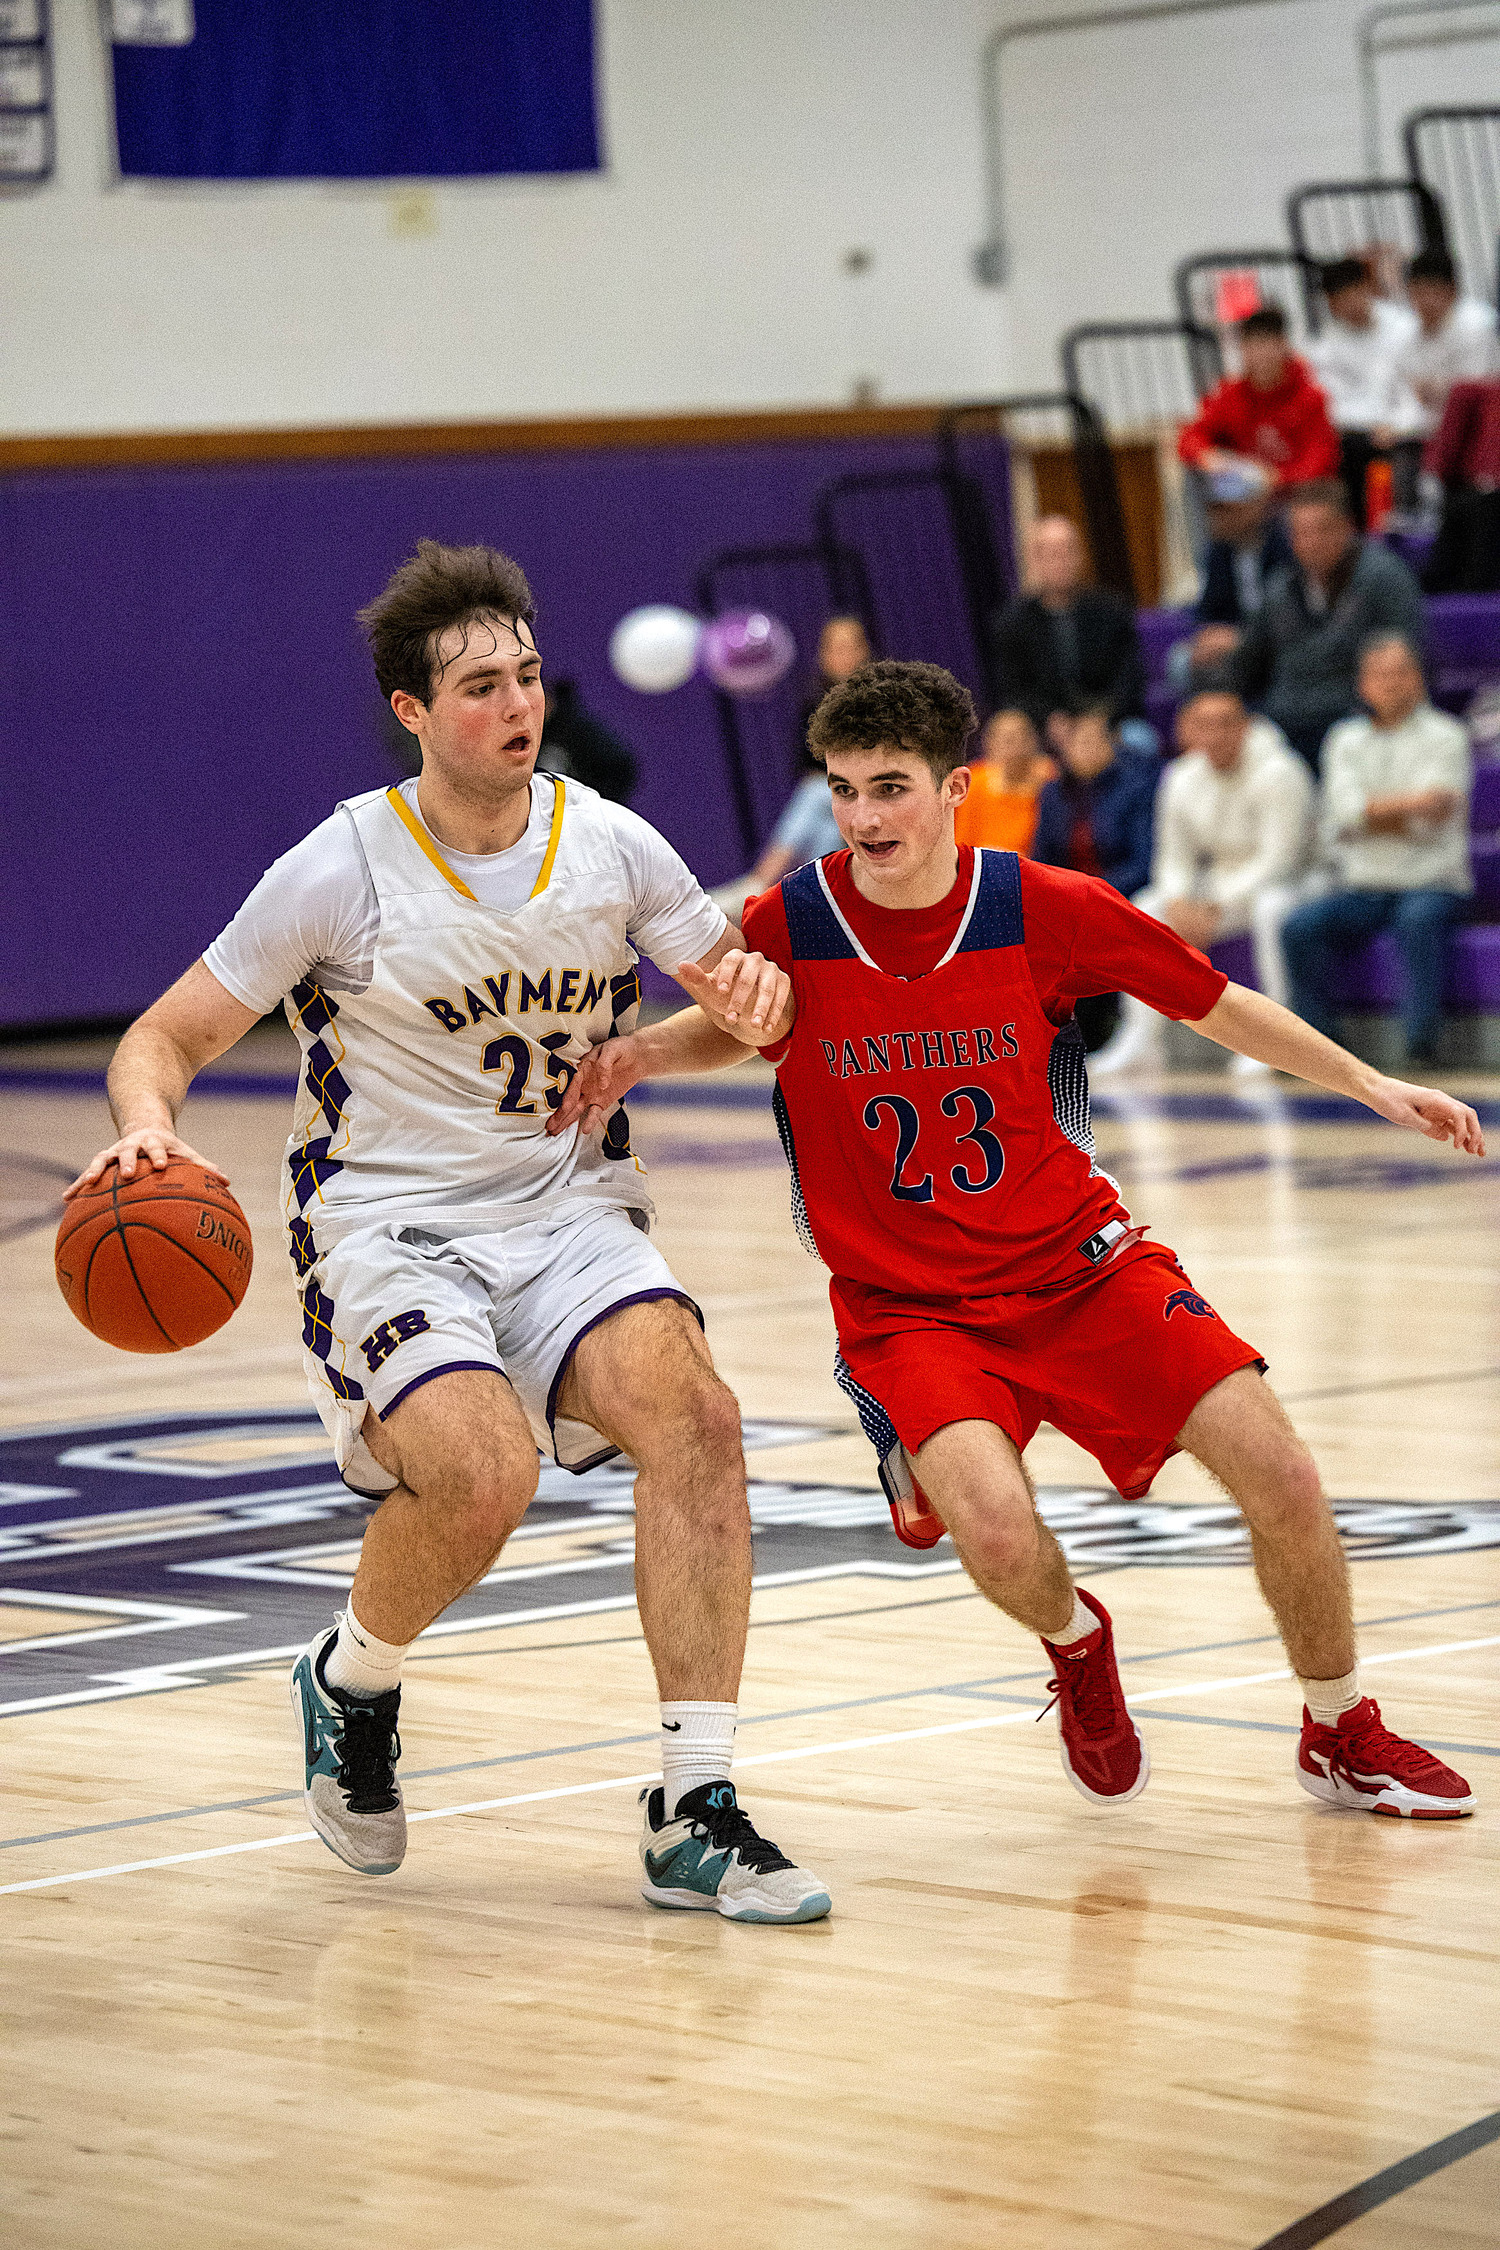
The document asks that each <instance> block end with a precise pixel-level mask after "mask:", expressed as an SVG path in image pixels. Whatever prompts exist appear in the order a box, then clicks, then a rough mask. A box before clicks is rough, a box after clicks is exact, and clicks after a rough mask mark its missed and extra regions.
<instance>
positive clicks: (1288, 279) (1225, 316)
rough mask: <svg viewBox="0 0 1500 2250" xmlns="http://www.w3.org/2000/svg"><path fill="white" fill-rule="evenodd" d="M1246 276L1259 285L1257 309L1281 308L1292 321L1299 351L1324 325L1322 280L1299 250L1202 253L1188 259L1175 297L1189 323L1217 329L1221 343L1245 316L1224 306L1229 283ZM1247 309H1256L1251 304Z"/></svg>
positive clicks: (1181, 269)
mask: <svg viewBox="0 0 1500 2250" xmlns="http://www.w3.org/2000/svg"><path fill="white" fill-rule="evenodd" d="M1241 276H1243V277H1245V278H1246V279H1248V280H1249V281H1250V282H1251V283H1252V284H1253V291H1252V292H1250V293H1247V294H1251V293H1253V295H1254V298H1255V302H1256V304H1257V305H1279V306H1280V308H1281V310H1282V311H1283V312H1284V313H1285V314H1286V317H1287V330H1288V334H1289V336H1290V338H1291V341H1292V344H1293V346H1294V348H1295V349H1297V350H1299V351H1300V350H1301V348H1302V347H1303V345H1304V344H1305V343H1306V342H1307V341H1308V339H1309V338H1310V337H1312V336H1315V335H1316V334H1317V332H1318V329H1319V327H1320V325H1321V319H1322V309H1323V308H1322V300H1321V298H1320V296H1319V293H1318V286H1317V277H1316V275H1315V274H1314V273H1313V271H1312V269H1311V268H1310V267H1309V266H1308V264H1307V262H1306V260H1305V259H1303V258H1301V257H1299V256H1298V254H1297V252H1296V251H1295V250H1287V249H1278V250H1200V251H1199V253H1198V255H1197V256H1196V257H1193V258H1184V259H1183V261H1182V263H1181V264H1180V265H1179V266H1178V268H1177V271H1176V273H1175V274H1174V275H1173V276H1172V294H1173V296H1174V297H1175V298H1176V300H1177V310H1178V312H1179V313H1180V314H1181V316H1182V320H1183V322H1184V324H1185V325H1186V326H1188V327H1192V328H1207V329H1212V330H1213V331H1214V332H1215V333H1216V334H1217V335H1218V336H1219V337H1220V339H1221V342H1222V338H1223V334H1224V331H1225V330H1226V329H1228V328H1230V327H1232V326H1233V325H1234V324H1235V322H1236V321H1238V320H1240V319H1242V318H1243V317H1244V314H1243V312H1241V311H1239V310H1238V309H1236V310H1235V311H1232V312H1231V311H1227V310H1225V309H1224V308H1223V306H1222V303H1221V292H1222V290H1223V287H1224V284H1225V283H1227V282H1229V281H1232V280H1238V279H1239V278H1240V277H1241ZM1244 310H1245V311H1246V312H1248V311H1252V310H1254V307H1253V306H1252V305H1250V304H1249V303H1248V302H1247V303H1246V305H1245V307H1244Z"/></svg>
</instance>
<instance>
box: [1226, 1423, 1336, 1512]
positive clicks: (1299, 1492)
mask: <svg viewBox="0 0 1500 2250" xmlns="http://www.w3.org/2000/svg"><path fill="white" fill-rule="evenodd" d="M1256 1485H1257V1490H1256V1491H1255V1493H1254V1494H1253V1495H1247V1496H1246V1505H1247V1512H1248V1513H1250V1514H1252V1515H1253V1516H1254V1517H1255V1519H1256V1521H1257V1523H1258V1524H1259V1525H1260V1526H1262V1527H1263V1528H1264V1529H1267V1530H1270V1529H1273V1528H1275V1529H1280V1530H1282V1531H1284V1532H1288V1533H1291V1532H1296V1531H1299V1530H1302V1529H1306V1528H1308V1527H1310V1526H1311V1525H1312V1524H1314V1523H1315V1522H1318V1521H1320V1520H1321V1519H1322V1517H1323V1515H1324V1514H1325V1513H1326V1511H1327V1506H1328V1503H1327V1501H1326V1500H1325V1498H1324V1496H1323V1483H1322V1479H1321V1478H1320V1477H1319V1475H1318V1470H1317V1464H1316V1463H1315V1462H1314V1460H1313V1457H1312V1455H1311V1454H1310V1453H1309V1452H1308V1450H1307V1448H1306V1447H1305V1446H1304V1445H1302V1444H1301V1443H1300V1442H1298V1441H1297V1440H1295V1439H1292V1440H1290V1441H1289V1442H1288V1443H1287V1444H1286V1445H1285V1446H1282V1447H1278V1449H1277V1451H1276V1453H1275V1454H1274V1456H1273V1457H1271V1458H1270V1459H1268V1460H1267V1461H1266V1462H1265V1463H1264V1465H1263V1467H1262V1469H1261V1473H1260V1475H1259V1476H1258V1477H1257V1479H1256Z"/></svg>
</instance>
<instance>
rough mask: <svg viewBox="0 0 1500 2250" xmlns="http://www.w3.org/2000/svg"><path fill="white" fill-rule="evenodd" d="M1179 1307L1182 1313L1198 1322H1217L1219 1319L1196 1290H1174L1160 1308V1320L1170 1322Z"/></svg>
mask: <svg viewBox="0 0 1500 2250" xmlns="http://www.w3.org/2000/svg"><path fill="white" fill-rule="evenodd" d="M1179 1305H1181V1307H1182V1309H1183V1311H1184V1312H1190V1313H1192V1314H1193V1315H1194V1316H1195V1318H1197V1319H1198V1320H1217V1319H1218V1317H1219V1316H1218V1314H1217V1313H1216V1312H1215V1311H1214V1308H1213V1306H1212V1305H1211V1304H1209V1302H1208V1300H1207V1299H1206V1298H1205V1297H1200V1296H1199V1294H1198V1292H1197V1290H1196V1289H1174V1290H1173V1291H1172V1294H1171V1296H1170V1297H1169V1298H1168V1299H1167V1301H1166V1303H1165V1304H1164V1305H1163V1306H1162V1309H1161V1317H1162V1319H1163V1320H1170V1319H1171V1317H1172V1315H1173V1313H1174V1312H1176V1310H1177V1308H1178V1306H1179Z"/></svg>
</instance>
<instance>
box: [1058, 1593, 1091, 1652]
mask: <svg viewBox="0 0 1500 2250" xmlns="http://www.w3.org/2000/svg"><path fill="white" fill-rule="evenodd" d="M1098 1630H1099V1620H1098V1618H1097V1617H1096V1616H1095V1615H1094V1613H1093V1611H1092V1610H1091V1609H1085V1608H1084V1606H1083V1604H1082V1602H1081V1601H1080V1600H1079V1599H1078V1589H1077V1587H1076V1586H1075V1587H1074V1589H1073V1614H1072V1616H1071V1617H1070V1618H1069V1619H1068V1622H1067V1624H1066V1625H1065V1626H1064V1627H1063V1629H1062V1631H1061V1632H1060V1633H1049V1634H1048V1635H1047V1638H1048V1640H1049V1641H1050V1642H1051V1643H1052V1646H1053V1647H1054V1648H1066V1647H1067V1645H1068V1643H1069V1642H1070V1641H1081V1640H1084V1639H1086V1638H1087V1636H1088V1635H1089V1634H1090V1633H1097V1632H1098Z"/></svg>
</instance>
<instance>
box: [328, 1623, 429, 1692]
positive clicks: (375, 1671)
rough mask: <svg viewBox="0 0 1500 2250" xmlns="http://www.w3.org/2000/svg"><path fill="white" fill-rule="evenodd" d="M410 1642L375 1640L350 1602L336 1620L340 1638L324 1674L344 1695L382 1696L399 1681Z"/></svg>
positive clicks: (331, 1685) (330, 1651) (333, 1647)
mask: <svg viewBox="0 0 1500 2250" xmlns="http://www.w3.org/2000/svg"><path fill="white" fill-rule="evenodd" d="M410 1647H411V1642H410V1641H401V1642H397V1641H378V1640H376V1638H375V1635H374V1634H373V1633H367V1632H366V1631H365V1628H364V1626H363V1625H361V1623H360V1622H359V1619H358V1618H357V1617H356V1616H355V1614H354V1604H353V1603H352V1602H351V1603H350V1604H349V1606H348V1607H347V1609H346V1610H345V1611H344V1614H343V1616H342V1617H341V1618H340V1619H339V1637H338V1639H337V1640H336V1641H335V1642H334V1644H333V1646H332V1648H331V1649H330V1650H329V1651H328V1661H327V1663H326V1664H325V1665H324V1666H323V1677H324V1679H325V1680H326V1681H327V1682H328V1685H329V1686H330V1687H336V1688H339V1689H340V1690H342V1692H343V1693H344V1694H345V1695H357V1696H364V1697H373V1696H377V1695H384V1694H385V1693H386V1691H387V1689H389V1688H393V1687H396V1686H398V1685H399V1684H400V1680H401V1665H402V1661H403V1659H404V1657H405V1655H406V1652H407V1650H408V1649H409V1648H410Z"/></svg>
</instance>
